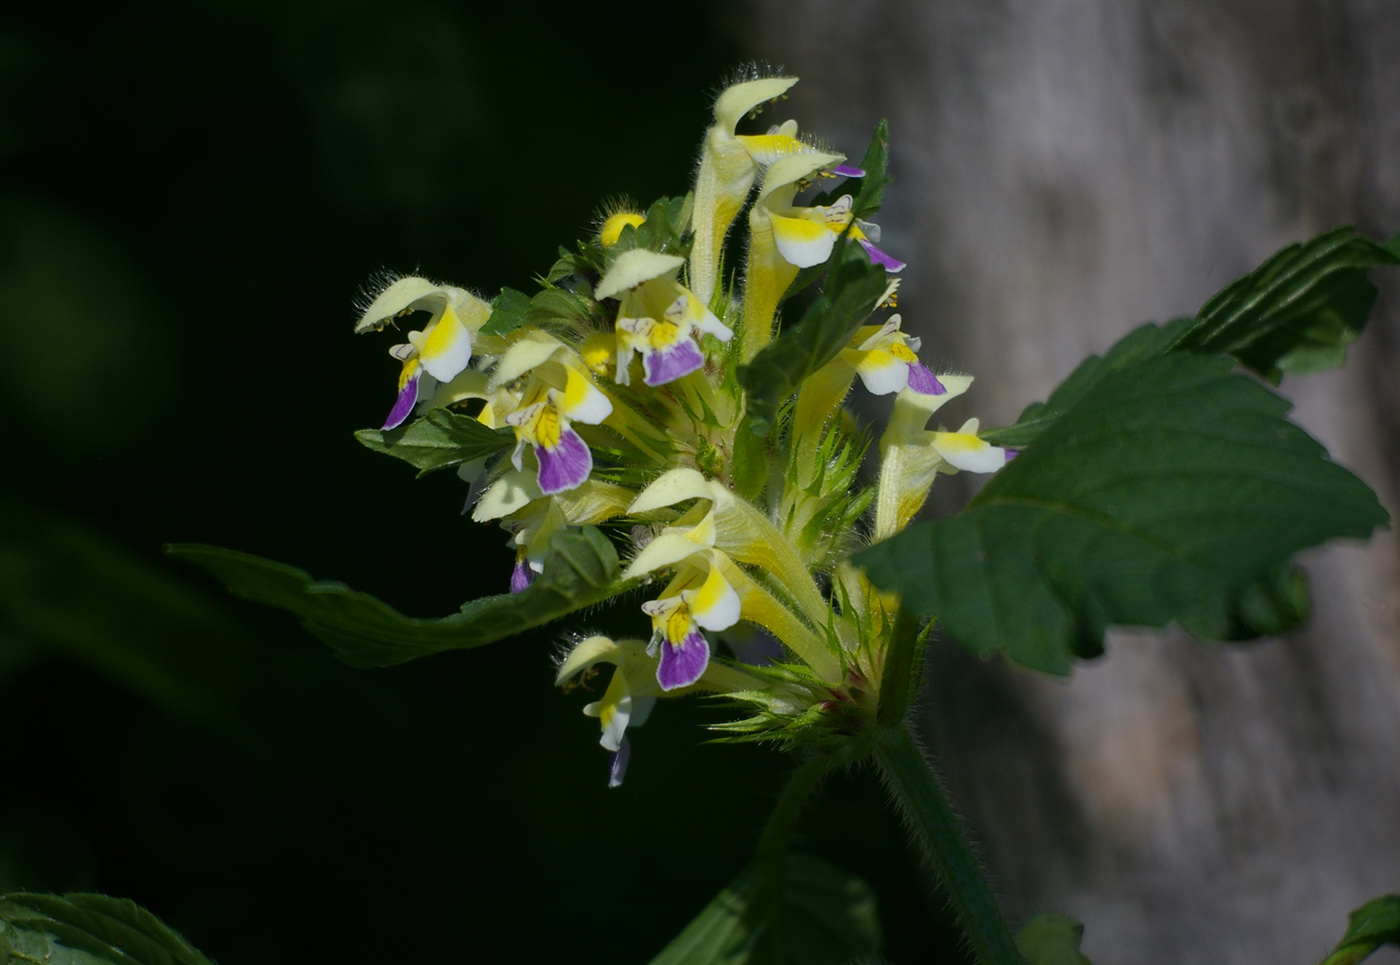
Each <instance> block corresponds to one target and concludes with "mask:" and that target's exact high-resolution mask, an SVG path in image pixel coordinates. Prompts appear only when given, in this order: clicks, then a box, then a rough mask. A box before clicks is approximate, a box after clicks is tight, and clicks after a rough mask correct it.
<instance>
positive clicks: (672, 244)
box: [603, 194, 695, 268]
mask: <svg viewBox="0 0 1400 965" xmlns="http://www.w3.org/2000/svg"><path fill="white" fill-rule="evenodd" d="M694 204H695V199H694V197H693V196H692V195H689V194H687V195H685V196H684V197H680V198H660V199H658V200H656V201H654V202H652V205H651V207H650V208H648V209H647V210H646V212H645V218H646V220H645V221H643V222H642V223H641V224H639V225H628V226H626V227H625V228H623V229H622V234H620V235H619V236H618V239H617V243H616V244H615V245H613V246H612V247H611V248H608V249H607V251H606V252H604V255H603V262H604V265H605V266H606V267H608V268H611V267H612V263H613V262H614V261H616V260H617V256H618V255H620V254H622V253H623V252H624V251H631V250H632V249H633V248H645V249H646V250H647V251H657V252H661V253H662V254H667V255H679V256H681V257H685V256H686V255H688V254H690V245H689V244H685V243H682V241H681V236H682V235H683V234H685V231H686V228H688V227H689V225H690V211H691V208H693V207H694Z"/></svg>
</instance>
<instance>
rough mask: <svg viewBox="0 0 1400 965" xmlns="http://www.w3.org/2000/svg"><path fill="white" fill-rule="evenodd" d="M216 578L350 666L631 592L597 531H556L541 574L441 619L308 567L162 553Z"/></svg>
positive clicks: (217, 553)
mask: <svg viewBox="0 0 1400 965" xmlns="http://www.w3.org/2000/svg"><path fill="white" fill-rule="evenodd" d="M166 552H167V553H169V554H171V555H172V556H177V557H180V558H181V559H185V560H189V561H190V562H191V563H194V564H196V565H198V566H201V567H203V568H204V569H206V570H208V571H209V572H210V573H212V574H213V575H214V576H215V577H217V578H218V579H219V580H221V581H223V583H224V585H225V586H227V587H228V588H229V590H230V591H231V592H232V593H234V594H235V595H237V596H241V597H243V598H244V599H248V600H252V601H254V602H256V603H266V604H269V605H271V606H277V607H281V608H282V609H284V610H289V611H291V612H292V613H294V614H296V615H297V616H298V617H300V618H301V622H302V625H303V626H305V627H306V628H307V629H308V630H310V631H311V632H312V633H313V634H315V635H316V636H317V637H319V638H321V640H322V641H324V642H325V643H327V644H329V645H330V646H331V648H332V649H334V650H335V652H336V656H337V657H339V658H340V659H341V660H343V661H345V662H346V663H348V664H350V665H351V666H355V667H388V666H392V665H394V664H398V663H403V662H405V661H408V660H413V659H415V658H417V657H423V656H427V655H428V654H431V653H439V652H442V651H444V650H466V649H470V648H472V647H479V646H482V645H484V644H487V643H493V642H494V641H496V640H503V639H505V638H506V637H512V636H515V635H516V634H519V633H523V632H524V631H526V630H529V629H531V628H533V627H538V626H541V625H543V624H545V623H549V622H550V621H552V620H557V619H559V618H560V617H563V616H567V615H568V614H570V613H573V612H574V611H576V610H580V609H583V608H584V607H588V606H592V605H593V604H595V603H600V602H602V601H603V600H607V599H610V598H611V597H614V596H616V595H618V594H619V593H623V592H625V591H627V590H629V589H631V588H632V587H634V586H636V585H637V584H638V582H640V581H639V580H630V581H626V582H624V581H622V580H621V579H620V577H621V569H620V567H619V566H618V562H617V551H616V550H615V549H613V545H612V543H611V541H609V540H608V538H607V537H606V536H604V535H603V533H602V532H601V531H600V530H598V529H597V528H595V527H592V526H586V527H584V528H583V529H581V530H573V529H571V530H563V531H561V532H559V533H556V534H555V535H554V538H553V540H552V541H551V543H550V550H549V555H548V556H547V557H545V563H544V573H542V574H541V575H540V576H539V578H538V579H536V580H535V582H534V583H532V584H531V585H530V587H529V588H528V589H526V590H525V591H523V592H521V593H515V594H509V593H506V594H501V595H498V596H488V597H482V598H481V599H477V600H472V601H471V602H469V603H466V604H463V606H462V609H461V612H459V613H454V614H452V615H451V616H446V617H443V618H441V619H437V620H434V619H420V618H415V617H406V616H404V615H403V614H401V613H399V612H398V611H397V610H395V609H394V608H393V607H391V606H389V605H388V604H387V603H384V602H383V601H381V600H378V599H376V598H375V597H373V596H370V595H369V594H368V593H359V592H356V591H355V590H352V589H350V588H349V587H347V586H345V585H344V584H343V583H333V582H328V581H324V580H314V579H312V577H311V576H310V574H308V573H307V572H306V571H304V570H299V569H297V568H296V567H293V566H288V565H286V564H285V563H277V562H274V561H273V560H268V559H263V558H262V557H259V556H252V555H250V554H248V553H240V552H237V551H236V550H229V549H223V548H221V547H218V546H202V545H199V544H196V543H179V544H174V545H171V546H167V547H166Z"/></svg>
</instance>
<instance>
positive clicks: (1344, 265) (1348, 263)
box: [1172, 227, 1400, 381]
mask: <svg viewBox="0 0 1400 965" xmlns="http://www.w3.org/2000/svg"><path fill="white" fill-rule="evenodd" d="M1394 264H1400V258H1398V257H1396V253H1395V252H1393V251H1391V250H1390V249H1389V247H1388V246H1386V245H1381V244H1377V243H1376V242H1374V241H1369V240H1367V239H1366V238H1358V237H1357V236H1356V230H1355V229H1354V228H1351V227H1342V228H1334V229H1332V230H1331V231H1328V232H1326V233H1324V234H1321V235H1318V236H1317V237H1316V238H1313V239H1312V240H1311V241H1308V242H1305V243H1301V244H1294V245H1289V246H1288V247H1287V248H1284V249H1283V250H1282V251H1280V252H1278V253H1277V254H1276V255H1274V256H1273V257H1272V258H1270V259H1269V260H1268V261H1266V262H1264V264H1262V265H1260V266H1259V267H1258V268H1257V269H1256V270H1254V271H1253V272H1251V273H1250V274H1248V275H1245V276H1244V277H1243V278H1239V279H1237V280H1235V281H1234V282H1232V283H1231V284H1230V285H1229V286H1228V287H1226V288H1225V289H1224V290H1223V291H1221V292H1220V293H1219V294H1217V295H1215V296H1214V297H1213V298H1211V299H1210V301H1208V302H1206V303H1205V305H1204V306H1202V308H1201V310H1200V311H1199V312H1197V313H1196V324H1195V325H1193V326H1192V327H1191V328H1190V329H1189V330H1188V331H1186V332H1184V333H1183V334H1182V335H1181V336H1180V337H1179V339H1178V341H1177V344H1176V345H1174V346H1172V348H1173V349H1185V350H1188V351H1196V352H1220V353H1224V354H1227V355H1232V356H1234V357H1235V358H1236V359H1238V360H1239V361H1240V364H1242V365H1244V366H1245V367H1246V368H1249V369H1251V370H1252V371H1254V372H1256V373H1258V374H1259V375H1261V376H1263V377H1264V378H1267V379H1271V380H1273V381H1277V380H1278V379H1279V378H1280V377H1281V375H1282V373H1284V372H1299V373H1302V372H1317V371H1321V370H1323V369H1331V368H1336V367H1337V366H1340V365H1341V364H1342V363H1343V362H1345V361H1346V346H1347V345H1348V344H1349V343H1350V342H1352V341H1354V340H1355V339H1356V337H1357V336H1358V335H1360V334H1361V329H1362V328H1363V327H1364V326H1365V324H1366V318H1367V316H1368V315H1370V313H1371V306H1372V305H1373V304H1374V303H1375V300H1376V288H1375V286H1374V285H1372V284H1371V283H1370V282H1369V281H1367V280H1366V271H1367V269H1369V268H1375V267H1379V266H1381V265H1394Z"/></svg>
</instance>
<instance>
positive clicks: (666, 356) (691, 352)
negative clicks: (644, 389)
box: [642, 338, 705, 385]
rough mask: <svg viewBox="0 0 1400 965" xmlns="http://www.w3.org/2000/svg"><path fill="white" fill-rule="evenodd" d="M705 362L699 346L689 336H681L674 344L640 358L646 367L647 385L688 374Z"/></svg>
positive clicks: (659, 383) (661, 382) (661, 383)
mask: <svg viewBox="0 0 1400 965" xmlns="http://www.w3.org/2000/svg"><path fill="white" fill-rule="evenodd" d="M704 364H705V356H704V355H703V354H702V353H701V351H700V348H699V346H697V345H696V344H695V341H694V340H693V339H690V338H682V339H680V340H679V341H678V342H676V343H675V344H674V345H671V346H668V347H667V348H664V349H656V350H653V351H651V352H649V353H647V354H646V355H645V356H643V358H642V366H643V368H645V369H646V379H645V380H644V381H645V382H646V384H647V385H665V384H666V383H667V382H671V381H674V380H676V379H678V378H680V377H681V376H683V375H689V374H690V373H691V372H694V371H695V370H696V369H698V368H700V367H701V366H702V365H704Z"/></svg>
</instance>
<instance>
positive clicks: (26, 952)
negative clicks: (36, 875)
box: [0, 894, 211, 965]
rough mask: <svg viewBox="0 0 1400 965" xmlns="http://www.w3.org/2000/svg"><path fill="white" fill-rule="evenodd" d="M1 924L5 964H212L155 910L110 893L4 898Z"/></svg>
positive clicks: (0, 908)
mask: <svg viewBox="0 0 1400 965" xmlns="http://www.w3.org/2000/svg"><path fill="white" fill-rule="evenodd" d="M0 926H3V928H0V962H14V963H19V962H32V963H42V965H104V963H109V962H110V963H113V965H211V963H210V962H209V959H207V958H205V957H204V956H203V955H201V954H200V953H199V952H197V951H196V950H195V949H194V948H193V947H191V946H190V944H189V943H188V942H187V941H185V940H184V938H182V937H181V936H180V934H179V933H178V932H176V931H175V930H174V929H173V928H171V927H170V926H168V925H166V924H165V923H164V922H162V921H161V920H160V919H159V918H157V917H156V916H155V915H153V914H151V913H150V912H149V911H147V910H146V909H144V908H142V907H140V906H139V905H137V904H136V903H135V902H132V901H127V900H124V899H120V898H108V897H107V896H106V895H90V894H68V895H39V894H13V895H4V896H3V897H0Z"/></svg>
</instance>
